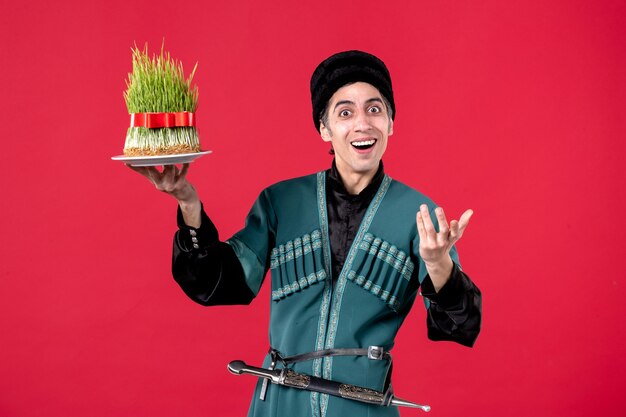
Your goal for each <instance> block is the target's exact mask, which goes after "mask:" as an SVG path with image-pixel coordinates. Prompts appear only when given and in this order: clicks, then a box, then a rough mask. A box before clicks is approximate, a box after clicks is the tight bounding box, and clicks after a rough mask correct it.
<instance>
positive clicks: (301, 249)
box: [270, 230, 322, 269]
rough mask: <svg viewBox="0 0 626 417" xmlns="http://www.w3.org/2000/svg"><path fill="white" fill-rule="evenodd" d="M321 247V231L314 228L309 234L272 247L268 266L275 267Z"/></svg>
mask: <svg viewBox="0 0 626 417" xmlns="http://www.w3.org/2000/svg"><path fill="white" fill-rule="evenodd" d="M321 247H322V232H320V231H319V230H314V231H313V232H311V234H310V235H309V234H306V235H304V236H302V237H301V238H299V237H298V238H296V239H294V240H293V241H289V242H287V243H285V244H284V245H279V246H278V247H276V248H274V249H272V253H271V259H270V268H271V269H276V268H278V267H279V266H280V265H284V264H285V263H287V262H289V261H293V260H294V259H298V258H300V257H301V256H303V255H307V254H309V253H311V252H312V251H315V250H318V249H321Z"/></svg>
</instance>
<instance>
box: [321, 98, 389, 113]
mask: <svg viewBox="0 0 626 417" xmlns="http://www.w3.org/2000/svg"><path fill="white" fill-rule="evenodd" d="M369 103H380V104H383V101H382V100H381V99H379V98H378V97H372V98H370V99H369V100H367V101H366V102H365V104H369ZM343 104H352V105H354V102H353V101H350V100H341V101H338V102H337V103H336V104H335V107H333V111H335V110H336V109H337V107H339V106H341V105H343Z"/></svg>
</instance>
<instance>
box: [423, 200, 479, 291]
mask: <svg viewBox="0 0 626 417" xmlns="http://www.w3.org/2000/svg"><path fill="white" fill-rule="evenodd" d="M472 214H474V212H473V211H472V210H466V211H465V213H463V215H462V216H461V218H460V219H459V220H452V221H451V222H450V225H449V226H448V221H447V220H446V215H445V213H444V212H443V209H442V208H441V207H437V208H436V209H435V215H436V216H437V221H438V222H439V232H437V231H436V230H435V226H434V225H433V222H432V220H431V219H430V214H429V213H428V206H427V205H426V204H422V205H421V206H420V211H418V212H417V216H416V222H417V233H419V237H420V247H419V252H420V256H421V257H422V259H423V260H424V263H425V264H426V270H427V271H428V275H429V276H430V279H431V281H432V282H433V286H434V287H435V291H439V290H440V289H441V287H443V286H444V285H445V283H446V282H447V281H448V279H449V278H450V274H451V273H452V267H453V263H452V258H450V249H452V246H453V245H454V244H455V243H456V242H457V241H458V240H459V239H461V236H463V232H464V231H465V228H466V227H467V225H468V224H469V221H470V218H471V217H472Z"/></svg>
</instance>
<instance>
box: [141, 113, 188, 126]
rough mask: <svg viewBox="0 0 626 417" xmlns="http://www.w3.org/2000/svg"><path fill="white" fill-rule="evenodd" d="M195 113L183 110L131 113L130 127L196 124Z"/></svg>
mask: <svg viewBox="0 0 626 417" xmlns="http://www.w3.org/2000/svg"><path fill="white" fill-rule="evenodd" d="M195 125H196V118H195V117H194V113H191V112H188V111H181V112H176V113H131V114H130V127H147V128H148V129H159V128H162V127H183V126H195Z"/></svg>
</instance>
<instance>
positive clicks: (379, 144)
mask: <svg viewBox="0 0 626 417" xmlns="http://www.w3.org/2000/svg"><path fill="white" fill-rule="evenodd" d="M327 112H328V123H327V124H324V123H323V122H322V124H321V125H320V134H321V136H322V139H323V140H324V141H325V142H332V145H333V149H334V150H335V161H336V163H337V168H338V169H339V172H340V173H341V174H342V175H343V176H345V175H348V176H353V175H355V174H356V175H359V174H360V175H362V174H367V173H372V171H373V172H374V173H375V172H376V170H377V169H378V164H379V163H380V160H381V158H382V157H383V154H384V153H385V149H386V148H387V139H388V138H389V136H390V135H391V134H392V133H393V121H392V120H391V118H390V117H389V114H388V113H387V107H386V106H385V104H384V102H383V97H382V95H381V94H380V92H379V91H378V89H377V88H376V87H374V86H372V85H371V84H368V83H364V82H356V83H353V84H348V85H345V86H343V87H341V88H340V89H339V90H337V91H336V92H335V94H333V96H332V97H331V98H330V100H329V102H328V108H327Z"/></svg>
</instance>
